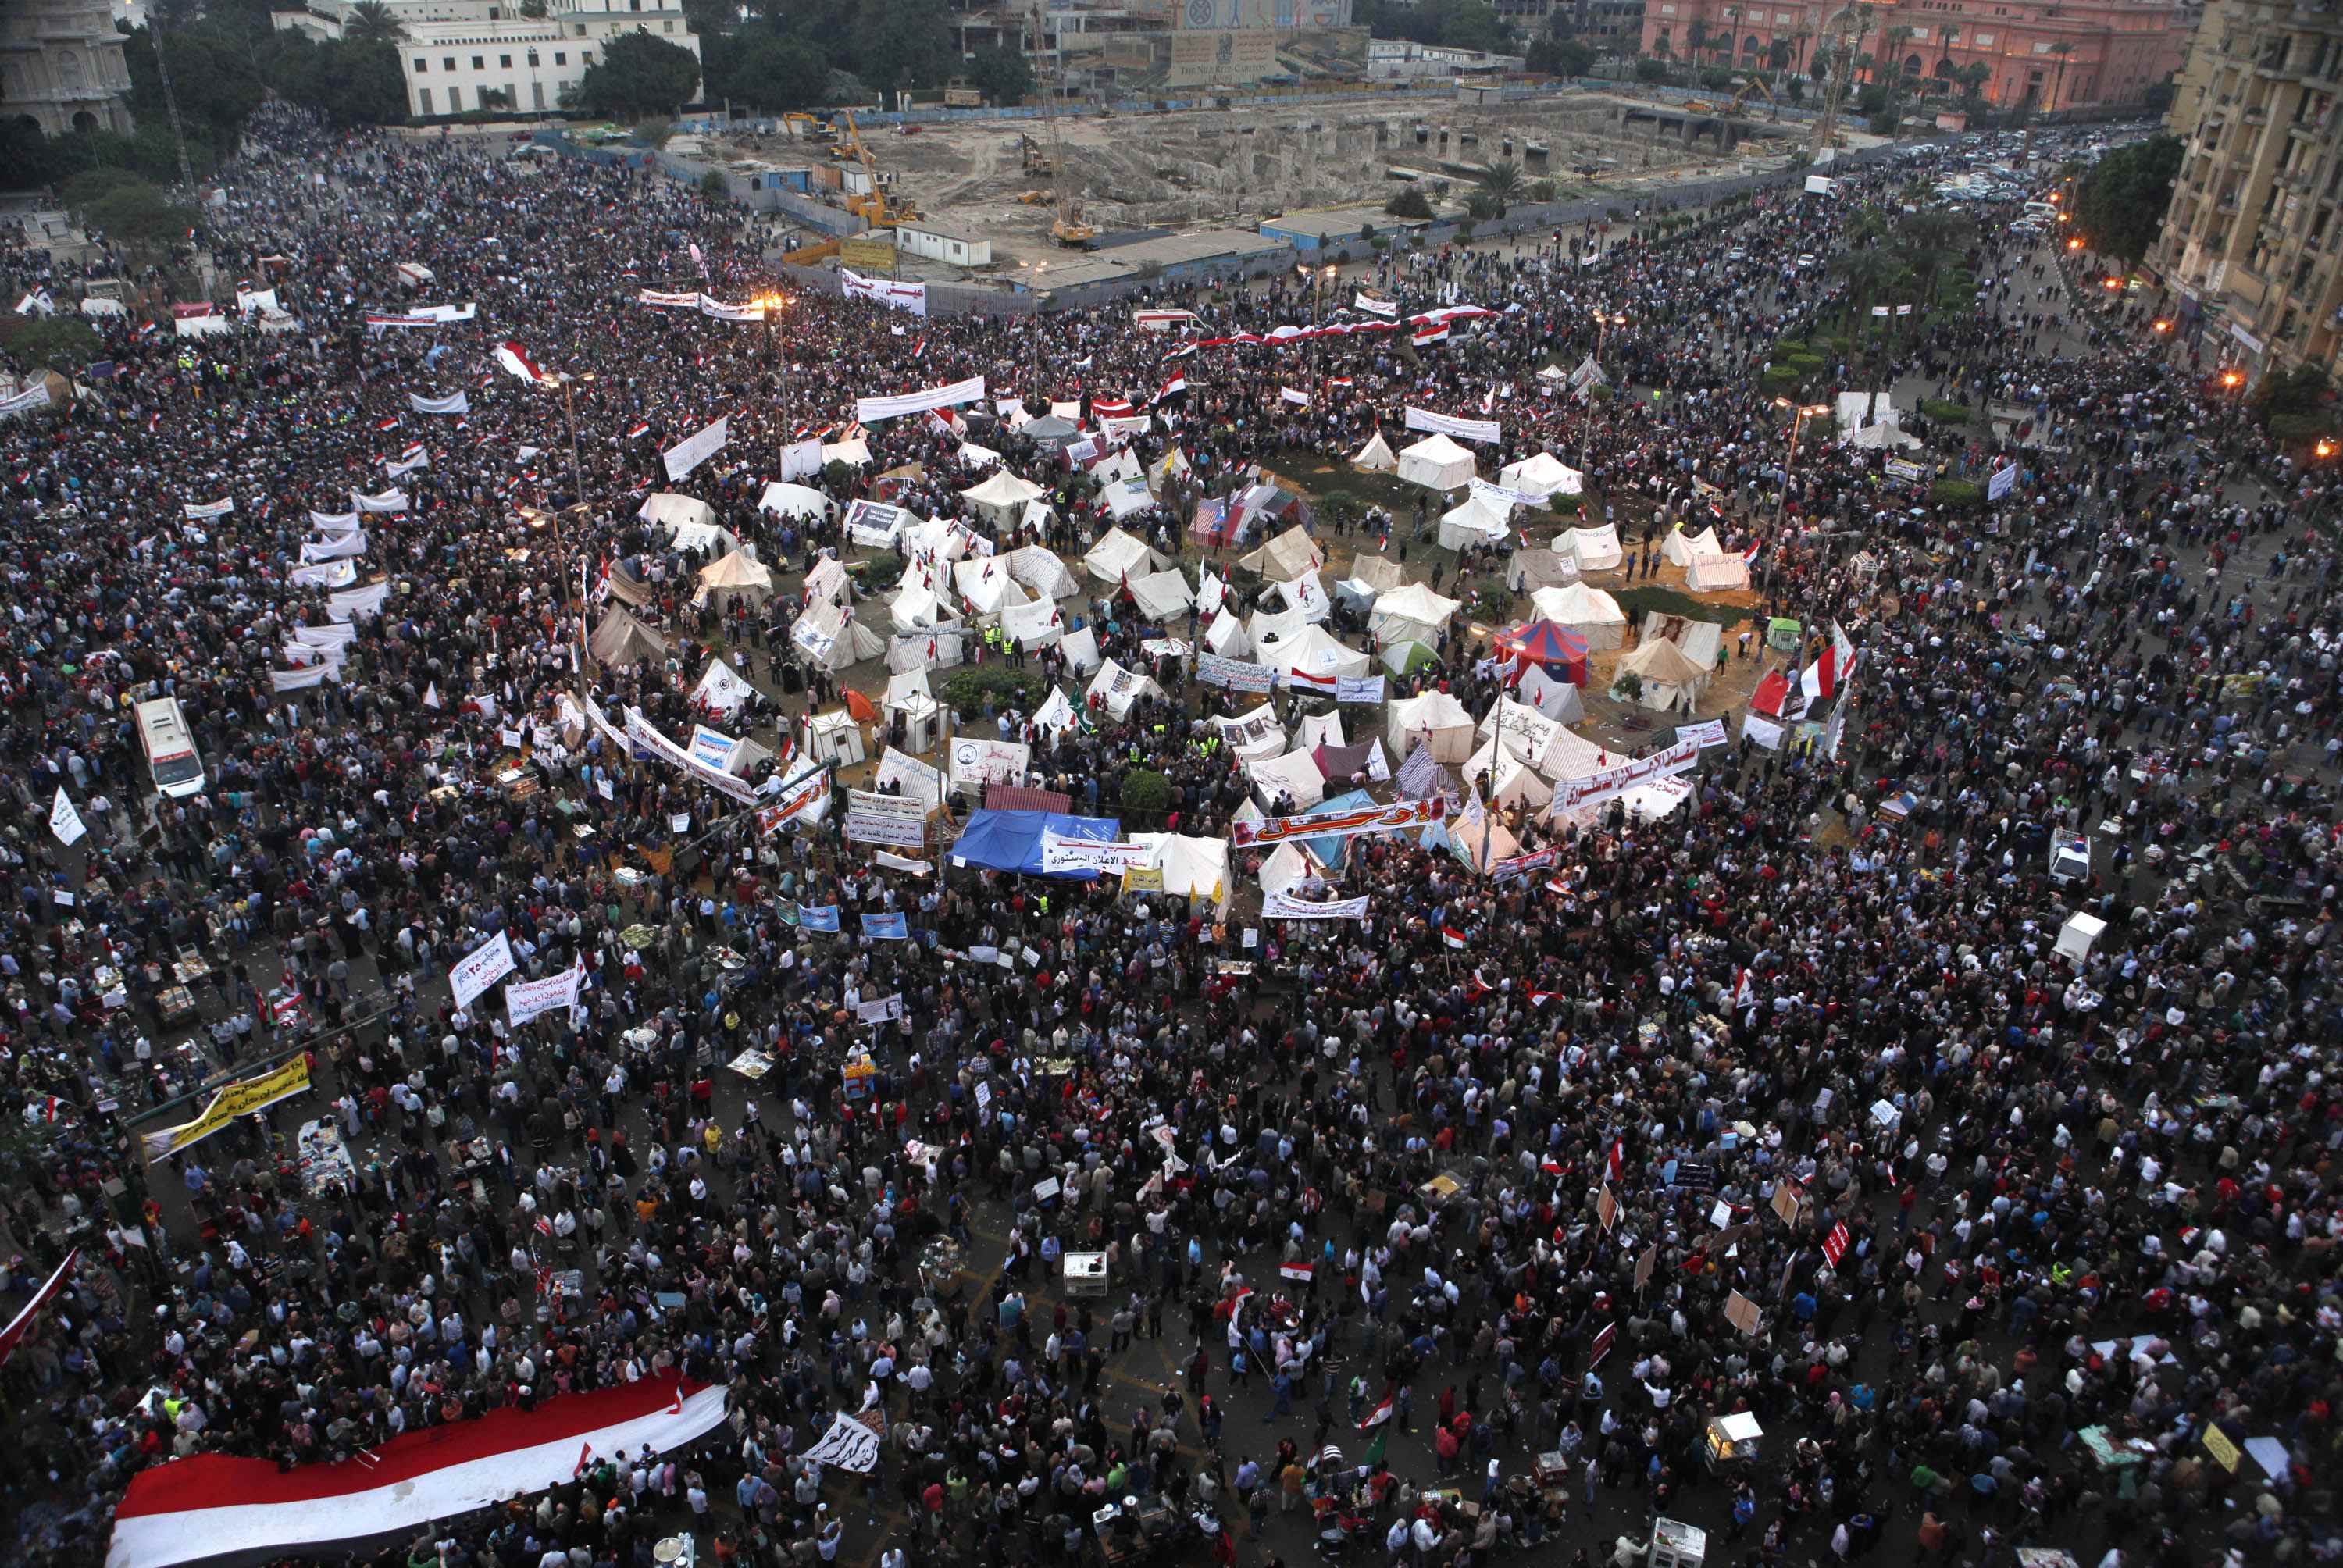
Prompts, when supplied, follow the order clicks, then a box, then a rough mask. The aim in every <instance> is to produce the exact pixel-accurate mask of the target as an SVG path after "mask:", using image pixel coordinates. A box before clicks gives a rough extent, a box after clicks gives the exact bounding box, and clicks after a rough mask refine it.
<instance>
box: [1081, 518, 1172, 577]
mask: <svg viewBox="0 0 2343 1568" xmlns="http://www.w3.org/2000/svg"><path fill="white" fill-rule="evenodd" d="M1171 565H1172V559H1171V558H1170V557H1168V556H1164V555H1161V554H1159V553H1158V552H1156V551H1154V550H1151V549H1150V548H1147V546H1146V545H1145V544H1143V543H1142V542H1141V541H1140V540H1139V539H1137V538H1133V537H1132V536H1131V535H1130V534H1126V533H1124V532H1123V531H1122V530H1121V528H1109V529H1108V530H1107V531H1106V532H1105V533H1103V534H1101V535H1100V536H1099V539H1098V543H1096V544H1094V545H1092V546H1091V548H1090V553H1089V554H1088V555H1085V556H1084V557H1082V569H1083V570H1084V571H1086V572H1088V573H1090V574H1091V576H1092V577H1094V578H1098V580H1099V581H1101V582H1102V583H1119V582H1121V581H1122V580H1123V579H1124V578H1133V577H1145V576H1146V575H1147V574H1148V573H1149V572H1158V571H1162V570H1164V569H1165V568H1168V567H1170V566H1171Z"/></svg>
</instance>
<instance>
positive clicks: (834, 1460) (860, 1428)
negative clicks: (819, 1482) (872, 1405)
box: [798, 1415, 879, 1475]
mask: <svg viewBox="0 0 2343 1568" xmlns="http://www.w3.org/2000/svg"><path fill="white" fill-rule="evenodd" d="M798 1457H799V1458H800V1459H805V1460H810V1461H811V1462H814V1463H816V1464H834V1465H836V1466H838V1468H839V1469H840V1470H850V1471H853V1472H854V1473H856V1474H858V1475H868V1474H870V1473H871V1472H872V1471H874V1470H876V1469H878V1468H879V1434H878V1433H877V1432H873V1431H871V1430H870V1428H869V1427H867V1426H865V1425H863V1424H862V1423H861V1422H859V1421H857V1420H855V1419H854V1418H853V1417H852V1416H850V1415H834V1416H832V1417H830V1430H829V1431H828V1432H823V1433H822V1434H821V1441H820V1442H817V1443H815V1444H814V1445H813V1446H812V1447H811V1448H809V1449H807V1450H806V1451H805V1452H803V1453H801V1454H799V1456H798Z"/></svg>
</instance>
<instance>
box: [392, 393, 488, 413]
mask: <svg viewBox="0 0 2343 1568" xmlns="http://www.w3.org/2000/svg"><path fill="white" fill-rule="evenodd" d="M407 407H410V408H412V409H414V410H415V411H416V412H417V414H468V413H470V412H471V411H472V395H471V394H470V393H469V392H456V393H451V394H450V395H448V396H447V397H417V396H416V395H415V394H414V393H412V392H409V393H408V394H407Z"/></svg>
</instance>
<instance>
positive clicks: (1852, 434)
mask: <svg viewBox="0 0 2343 1568" xmlns="http://www.w3.org/2000/svg"><path fill="white" fill-rule="evenodd" d="M1875 399H1876V401H1875ZM1866 409H1868V410H1869V411H1870V417H1869V418H1868V419H1866V418H1865V417H1864V416H1865V410H1866ZM1836 413H1837V416H1838V427H1839V429H1840V430H1842V431H1844V432H1845V435H1844V437H1842V438H1843V439H1845V440H1849V441H1856V444H1857V445H1859V446H1877V445H1879V444H1880V443H1879V440H1878V438H1877V437H1874V438H1873V439H1872V440H1871V441H1869V442H1862V441H1857V437H1858V436H1860V435H1866V434H1869V432H1870V431H1871V430H1873V429H1875V428H1876V427H1879V426H1882V425H1885V426H1886V427H1889V428H1890V429H1893V430H1896V431H1897V432H1899V433H1900V432H1901V431H1902V429H1903V427H1904V415H1903V411H1902V410H1901V409H1899V408H1897V407H1896V399H1895V396H1894V395H1893V394H1892V393H1890V392H1889V391H1888V390H1887V389H1886V388H1885V387H1881V388H1880V389H1879V390H1878V391H1877V392H1867V391H1865V392H1842V393H1840V394H1839V395H1838V407H1837V409H1836Z"/></svg>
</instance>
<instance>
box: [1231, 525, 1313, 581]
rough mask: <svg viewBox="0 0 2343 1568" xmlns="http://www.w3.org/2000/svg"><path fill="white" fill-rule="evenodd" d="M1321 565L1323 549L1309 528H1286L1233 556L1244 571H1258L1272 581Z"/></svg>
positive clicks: (1297, 574)
mask: <svg viewBox="0 0 2343 1568" xmlns="http://www.w3.org/2000/svg"><path fill="white" fill-rule="evenodd" d="M1325 564H1326V552H1325V551H1323V550H1322V549H1320V548H1318V541H1317V540H1315V539H1313V538H1311V537H1310V530H1309V529H1307V528H1288V529H1286V530H1285V531H1284V532H1283V533H1282V534H1280V535H1278V536H1277V537H1276V538H1273V539H1271V540H1269V541H1268V542H1267V543H1265V544H1263V545H1262V547H1261V548H1259V549H1257V550H1254V551H1252V553H1251V554H1249V555H1242V556H1239V557H1238V558H1237V565H1238V566H1240V567H1242V568H1244V569H1245V570H1246V571H1249V572H1258V573H1259V574H1260V575H1261V576H1262V577H1265V578H1270V579H1271V580H1272V581H1274V582H1284V581H1287V580H1288V579H1290V578H1298V577H1300V576H1302V574H1303V573H1305V572H1314V571H1316V570H1317V569H1318V568H1320V567H1322V566H1324V565H1325Z"/></svg>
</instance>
